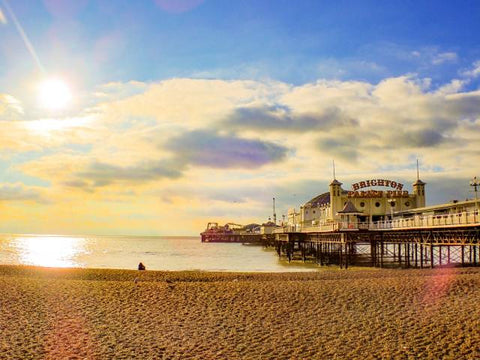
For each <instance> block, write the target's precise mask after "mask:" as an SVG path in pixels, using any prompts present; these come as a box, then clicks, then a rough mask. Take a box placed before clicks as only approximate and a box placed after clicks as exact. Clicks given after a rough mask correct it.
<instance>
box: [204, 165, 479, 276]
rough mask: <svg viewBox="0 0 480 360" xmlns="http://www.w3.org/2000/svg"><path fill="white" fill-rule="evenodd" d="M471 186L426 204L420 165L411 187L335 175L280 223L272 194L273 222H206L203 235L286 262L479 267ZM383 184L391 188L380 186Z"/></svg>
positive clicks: (206, 239) (476, 217) (475, 204)
mask: <svg viewBox="0 0 480 360" xmlns="http://www.w3.org/2000/svg"><path fill="white" fill-rule="evenodd" d="M470 185H472V186H473V187H474V189H475V199H470V200H469V199H467V200H465V201H456V200H455V201H452V202H449V203H445V204H439V205H434V206H425V186H426V183H424V182H423V181H421V180H420V179H419V177H418V172H417V179H416V181H415V182H414V183H413V184H412V192H411V193H409V192H408V191H407V190H405V187H404V185H403V184H402V183H400V182H398V181H393V180H386V179H376V180H368V181H360V182H358V183H354V184H353V185H352V188H351V190H344V189H343V188H342V183H341V182H339V181H338V180H337V179H336V178H335V177H334V179H333V181H332V182H331V183H330V186H329V191H328V192H325V193H323V194H320V195H318V196H316V197H315V198H313V199H312V200H310V201H309V202H307V203H305V204H304V205H302V206H300V209H298V210H297V209H289V211H288V215H287V217H286V218H284V221H282V222H280V224H277V219H276V214H275V199H273V221H269V222H267V223H264V224H262V225H257V224H250V225H247V226H241V225H237V224H230V225H229V224H227V225H226V226H218V224H216V223H210V224H209V226H208V227H207V229H206V230H205V231H204V232H202V234H201V237H202V242H242V243H258V244H262V245H264V246H266V247H273V248H275V250H276V251H277V253H278V255H279V256H281V257H285V258H286V259H288V261H294V260H295V261H298V260H300V261H304V262H307V261H314V262H315V263H317V264H319V265H335V266H339V267H340V268H348V267H349V266H352V265H354V266H373V267H407V268H409V267H415V268H425V267H429V268H433V267H440V266H478V265H479V264H480V241H479V239H480V217H479V205H478V200H477V186H479V184H478V182H477V181H476V178H474V180H473V181H472V182H471V184H470ZM382 186H383V187H387V188H390V189H391V188H393V189H394V190H379V189H378V187H382ZM367 188H370V190H360V189H367ZM372 188H374V189H372Z"/></svg>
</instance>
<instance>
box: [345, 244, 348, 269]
mask: <svg viewBox="0 0 480 360" xmlns="http://www.w3.org/2000/svg"><path fill="white" fill-rule="evenodd" d="M348 245H349V244H348V243H345V269H348Z"/></svg>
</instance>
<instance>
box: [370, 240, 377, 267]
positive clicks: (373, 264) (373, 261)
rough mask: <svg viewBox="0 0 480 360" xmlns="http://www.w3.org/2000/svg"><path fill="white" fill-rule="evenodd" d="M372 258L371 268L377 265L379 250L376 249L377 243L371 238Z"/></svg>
mask: <svg viewBox="0 0 480 360" xmlns="http://www.w3.org/2000/svg"><path fill="white" fill-rule="evenodd" d="M370 258H371V266H372V267H375V266H376V264H377V248H376V244H375V242H374V241H373V239H371V238H370Z"/></svg>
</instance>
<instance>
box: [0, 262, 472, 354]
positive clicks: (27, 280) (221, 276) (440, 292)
mask: <svg viewBox="0 0 480 360" xmlns="http://www.w3.org/2000/svg"><path fill="white" fill-rule="evenodd" d="M0 291H1V297H0V328H1V329H2V331H1V332H0V354H1V355H0V357H1V358H4V359H382V358H383V359H418V358H421V359H440V358H442V359H478V358H480V345H479V344H480V306H479V305H478V304H479V303H480V269H479V268H444V269H424V270H386V269H381V270H380V269H368V270H367V269H349V270H347V271H345V270H343V271H342V270H337V269H330V270H329V269H327V270H323V269H322V270H319V271H318V272H308V273H307V272H305V273H212V272H161V271H148V270H147V271H142V272H140V271H133V270H131V271H130V270H105V269H102V270H96V269H61V268H40V267H27V266H0Z"/></svg>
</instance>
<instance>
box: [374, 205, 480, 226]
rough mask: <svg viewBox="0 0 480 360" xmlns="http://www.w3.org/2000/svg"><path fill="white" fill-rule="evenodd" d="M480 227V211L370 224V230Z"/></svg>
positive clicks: (423, 216)
mask: <svg viewBox="0 0 480 360" xmlns="http://www.w3.org/2000/svg"><path fill="white" fill-rule="evenodd" d="M467 225H480V216H479V213H478V210H476V211H471V212H460V213H454V214H441V215H440V214H437V215H415V216H413V217H410V218H399V219H393V220H385V221H377V222H373V223H371V224H369V230H385V229H387V230H388V229H409V228H422V229H423V228H435V227H460V226H467Z"/></svg>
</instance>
